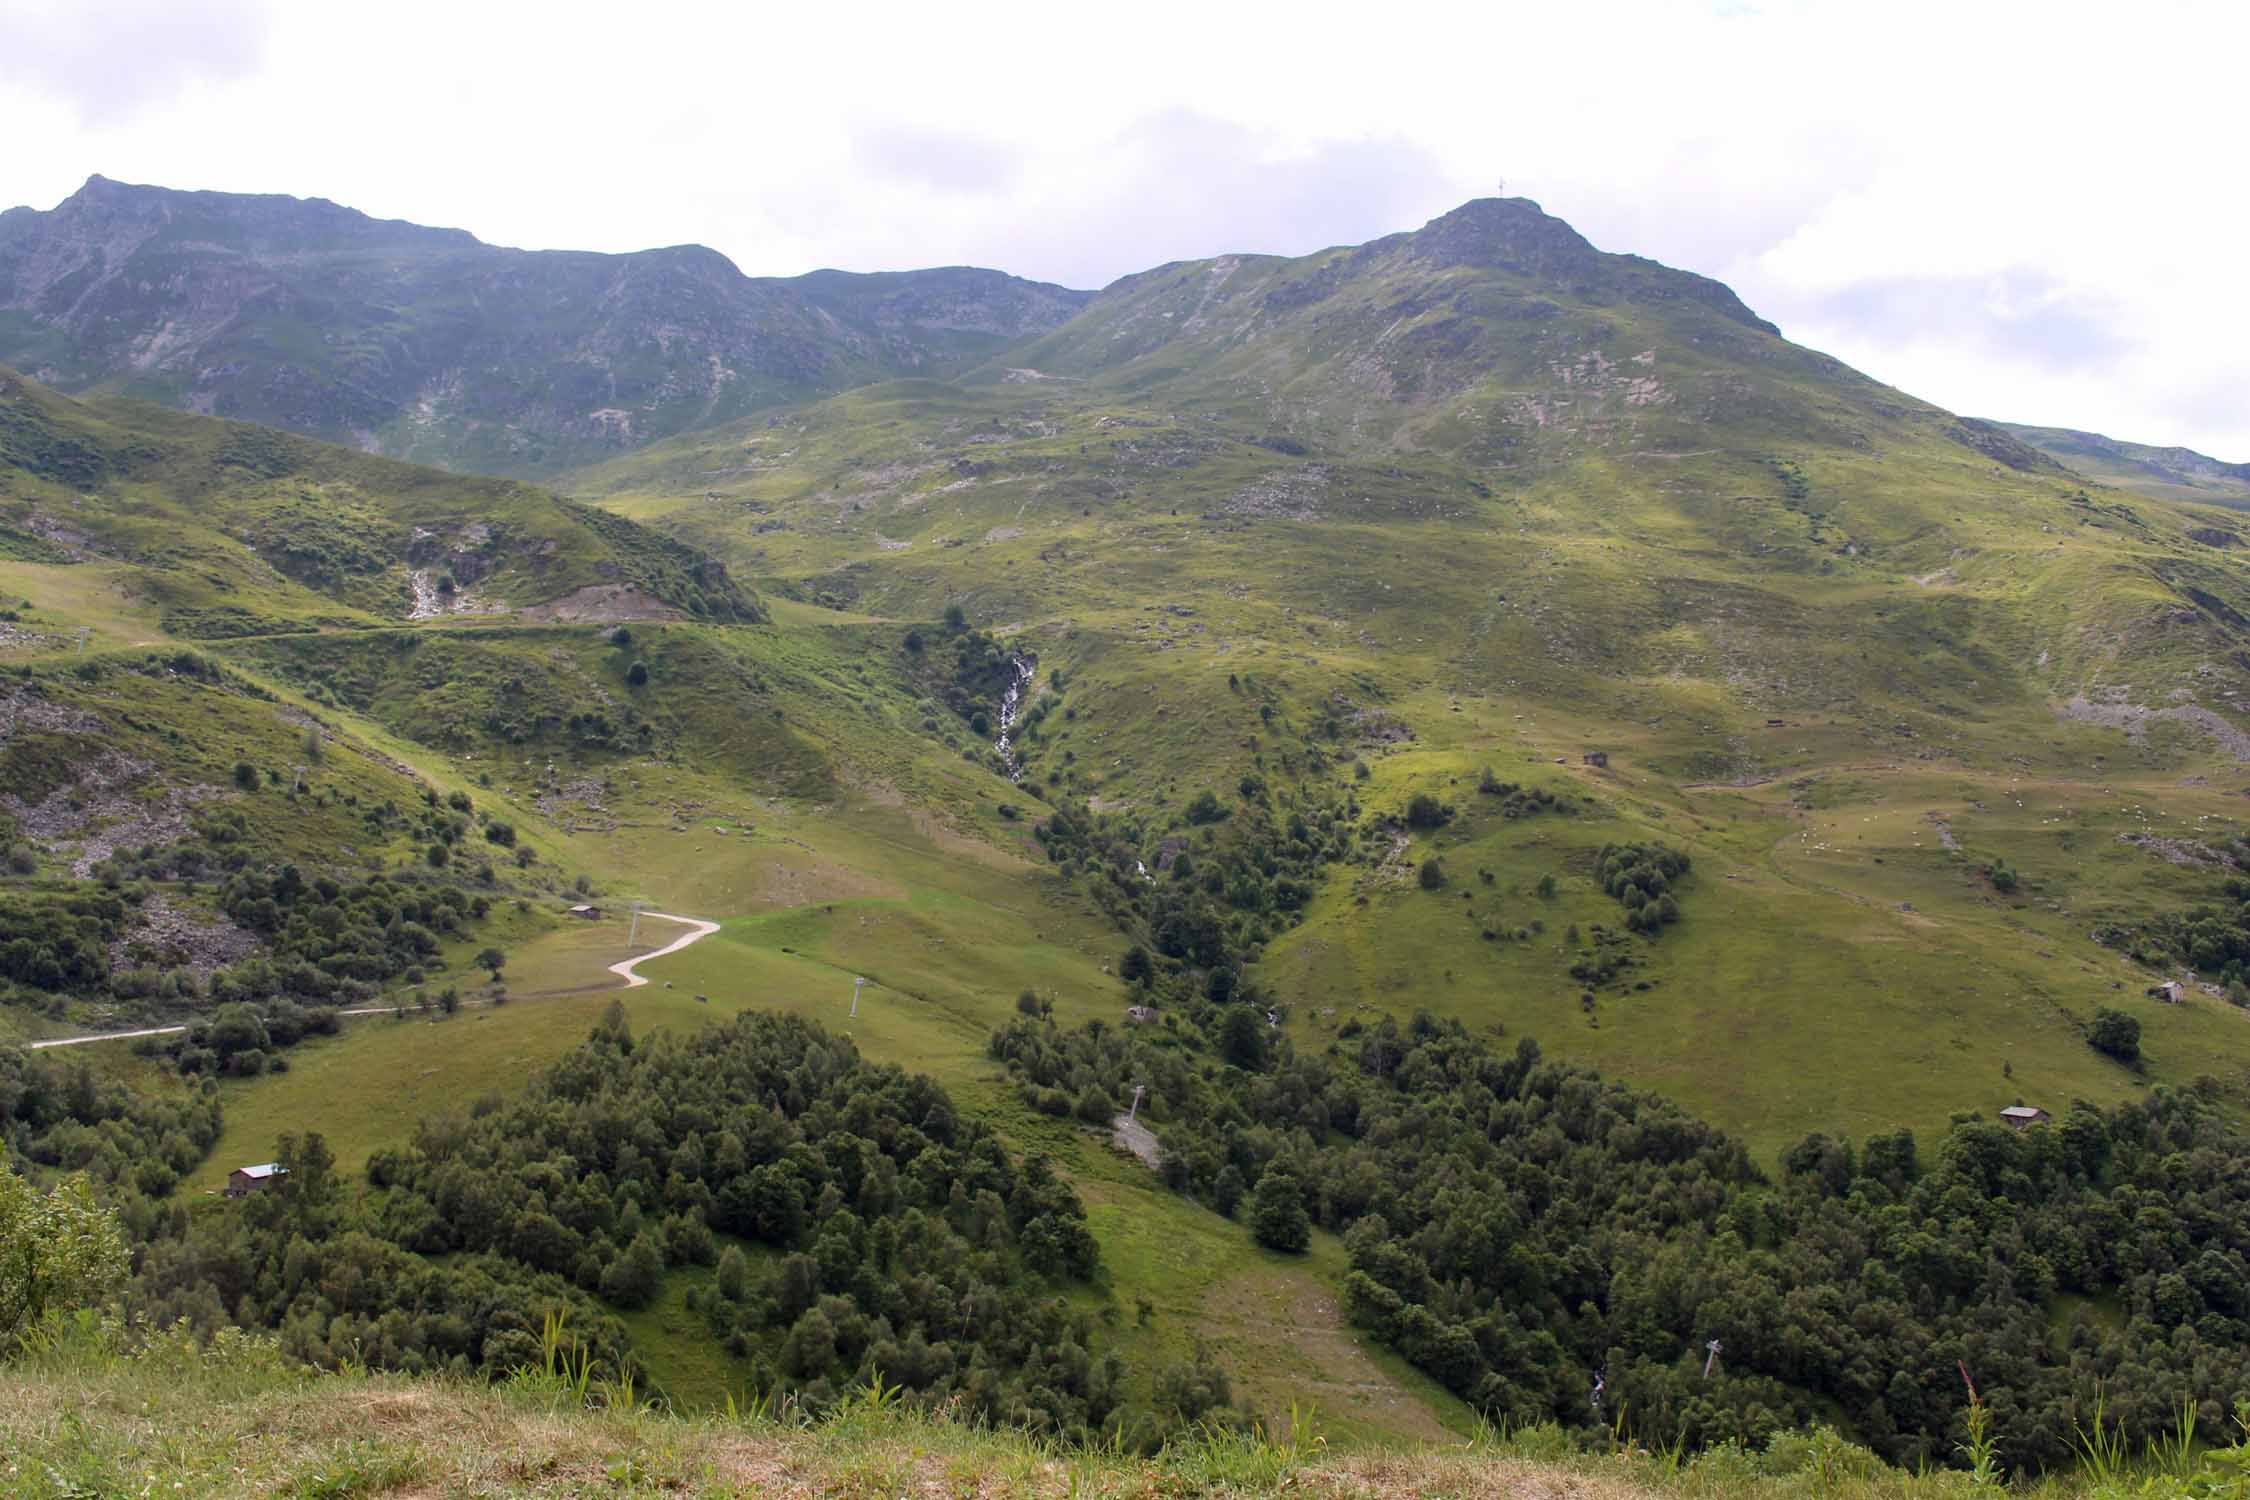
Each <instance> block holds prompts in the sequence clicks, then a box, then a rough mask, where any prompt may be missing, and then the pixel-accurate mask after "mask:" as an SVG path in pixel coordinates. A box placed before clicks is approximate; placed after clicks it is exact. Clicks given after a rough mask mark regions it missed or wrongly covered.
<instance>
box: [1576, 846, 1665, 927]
mask: <svg viewBox="0 0 2250 1500" xmlns="http://www.w3.org/2000/svg"><path fill="white" fill-rule="evenodd" d="M1687 872H1688V857H1687V856H1686V855H1685V854H1683V853H1681V852H1680V851H1679V850H1677V849H1674V848H1672V847H1671V846H1669V845H1666V844H1604V845H1603V846H1602V852H1601V854H1600V856H1599V857H1598V858H1597V859H1596V860H1595V863H1594V879H1595V880H1596V881H1598V882H1599V883H1600V884H1601V888H1602V889H1603V890H1605V891H1607V892H1609V894H1610V895H1611V896H1613V897H1615V898H1616V899H1617V902H1618V904H1619V905H1620V906H1623V907H1624V908H1625V925H1626V926H1627V927H1629V928H1631V929H1632V930H1633V931H1635V932H1638V933H1643V934H1646V935H1647V936H1649V937H1654V936H1655V935H1656V934H1657V933H1658V932H1659V931H1660V930H1661V929H1662V928H1663V927H1664V926H1665V924H1667V923H1670V922H1677V921H1678V920H1680V903H1679V902H1678V901H1677V900H1676V899H1674V897H1673V895H1672V885H1673V882H1675V881H1677V880H1678V879H1679V878H1680V877H1681V876H1682V875H1685V874H1686V873H1687Z"/></svg>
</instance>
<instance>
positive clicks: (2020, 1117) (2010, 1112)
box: [2000, 1104, 2050, 1130]
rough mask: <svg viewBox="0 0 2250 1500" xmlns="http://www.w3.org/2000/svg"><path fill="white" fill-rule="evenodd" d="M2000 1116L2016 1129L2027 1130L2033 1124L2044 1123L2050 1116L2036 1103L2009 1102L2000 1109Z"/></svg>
mask: <svg viewBox="0 0 2250 1500" xmlns="http://www.w3.org/2000/svg"><path fill="white" fill-rule="evenodd" d="M2000 1118H2001V1119H2003V1120H2006V1121H2007V1122H2008V1123H2009V1124H2010V1125H2013V1126H2015V1127H2016V1129H2018V1130H2028V1129H2030V1128H2031V1127H2032V1126H2034V1125H2044V1124H2046V1123H2047V1121H2048V1119H2049V1118H2050V1116H2049V1115H2048V1113H2047V1112H2046V1111H2045V1110H2043V1109H2041V1108H2039V1106H2037V1105H2036V1104H2011V1105H2009V1106H2008V1107H2007V1108H2006V1109H2004V1110H2002V1111H2000Z"/></svg>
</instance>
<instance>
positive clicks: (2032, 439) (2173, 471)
mask: <svg viewBox="0 0 2250 1500" xmlns="http://www.w3.org/2000/svg"><path fill="white" fill-rule="evenodd" d="M1992 425H1993V426H1995V427H1998V428H2001V429H2003V430H2004V431H2006V432H2007V433H2008V434H2009V435H2011V436H2013V437H2015V438H2018V439H2020V440H2021V441H2023V442H2025V443H2027V444H2029V445H2030V446H2031V447H2034V448H2037V449H2038V450H2039V451H2040V452H2041V453H2044V454H2046V455H2047V456H2048V457H2049V458H2051V459H2053V460H2055V462H2057V463H2059V464H2062V465H2063V466H2064V467H2066V468H2070V469H2075V470H2077V471H2078V472H2079V473H2081V474H2083V475H2085V476H2086V477H2087V478H2088V479H2093V480H2098V481H2099V482H2101V483H2103V484H2113V485H2116V486H2118V487H2119V488H2122V489H2132V490H2139V491H2140V492H2141V493H2143V494H2145V495H2161V496H2163V497H2164V498H2166V499H2169V500H2202V501H2207V502H2209V503H2211V504H2214V505H2250V464H2230V463H2222V462H2221V461H2220V460H2218V459H2215V458H2211V457H2208V456H2207V455H2205V454H2201V453H2198V452H2196V451H2195V450H2194V449H2193V448H2159V447H2155V446H2153V445H2151V444H2148V443H2128V442H2124V441H2121V440H2120V439H2117V438H2111V437H2103V436H2102V435H2101V434H2100V433H2098V432H2078V431H2074V430H2073V429H2071V428H2068V427H2027V426H2024V425H2023V424H2022V423H2020V422H1995V423H1993V424H1992Z"/></svg>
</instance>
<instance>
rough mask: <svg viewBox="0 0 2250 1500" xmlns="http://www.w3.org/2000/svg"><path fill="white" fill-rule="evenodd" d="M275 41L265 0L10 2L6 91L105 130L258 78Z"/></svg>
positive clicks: (0, 71)
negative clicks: (217, 86)
mask: <svg viewBox="0 0 2250 1500" xmlns="http://www.w3.org/2000/svg"><path fill="white" fill-rule="evenodd" d="M265 32H266V16H265V6H264V5H263V4H262V3H261V0H204V3H202V4H199V5H182V4H178V3H168V0H4V3H0V85H5V86H6V87H8V88H9V89H10V90H11V91H21V92H22V93H25V94H33V93H35V94H40V95H44V96H46V97H47V98H48V99H49V100H51V101H55V102H59V103H60V104H62V105H63V106H65V107H66V108H67V109H69V110H70V111H71V112H72V113H73V115H74V116H75V117H76V120H77V122H78V123H79V125H80V126H81V128H100V127H105V126H110V125H115V124H118V123H121V122H125V121H129V120H131V119H133V118H135V117H136V116H140V115H143V114H144V113H146V112H147V111H149V110H151V109H153V108H154V107H155V106H157V105H161V104H167V103H170V102H172V101H174V100H176V99H177V98H178V97H179V96H180V95H181V94H183V93H185V92H187V91H188V90H190V89H191V88H193V87H194V86H195V85H197V84H200V83H203V82H206V81H210V80H224V79H228V78H235V77H240V76H243V75H245V74H248V73H250V72H251V71H252V70H254V69H255V68H256V66H257V64H258V61H259V57H260V55H261V53H262V52H263V49H264V41H265Z"/></svg>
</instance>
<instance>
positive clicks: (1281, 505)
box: [1219, 464, 1329, 521]
mask: <svg viewBox="0 0 2250 1500" xmlns="http://www.w3.org/2000/svg"><path fill="white" fill-rule="evenodd" d="M1328 479H1329V475H1328V469H1327V467H1326V466H1325V465H1322V464H1306V465H1305V466H1304V467H1303V468H1298V469H1276V470H1274V471H1272V472H1271V473H1267V474H1260V475H1259V476H1258V477H1257V478H1256V479H1254V480H1252V481H1251V482H1250V483H1248V484H1246V485H1244V486H1243V487H1242V488H1241V489H1239V490H1236V491H1235V492H1234V493H1233V494H1232V495H1229V496H1228V497H1227V501H1226V504H1224V505H1222V506H1221V507H1219V508H1220V510H1221V511H1222V512H1223V513H1224V514H1226V515H1230V516H1268V517H1273V518H1276V519H1280V520H1288V521H1309V520H1311V519H1312V518H1313V517H1314V516H1317V515H1319V514H1320V511H1321V508H1322V506H1323V505H1324V504H1326V502H1327V500H1328V487H1329V485H1328Z"/></svg>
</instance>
